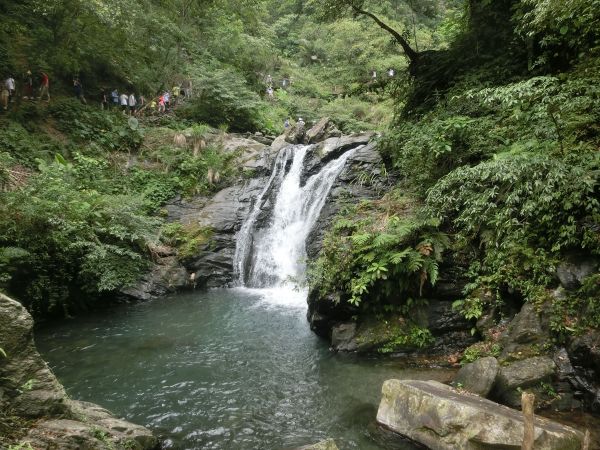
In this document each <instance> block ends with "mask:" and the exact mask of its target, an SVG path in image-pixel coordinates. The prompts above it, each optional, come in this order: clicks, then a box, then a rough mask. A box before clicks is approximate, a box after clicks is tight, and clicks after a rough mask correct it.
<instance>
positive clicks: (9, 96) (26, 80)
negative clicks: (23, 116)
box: [0, 70, 50, 111]
mask: <svg viewBox="0 0 600 450" xmlns="http://www.w3.org/2000/svg"><path fill="white" fill-rule="evenodd" d="M21 84H22V87H21V92H20V93H19V95H20V96H21V97H22V98H23V99H24V100H35V98H36V96H35V94H34V83H33V75H32V73H31V70H27V72H25V74H24V75H23V79H22V83H21ZM38 94H39V96H38V98H39V99H40V100H43V99H44V98H45V100H46V101H50V78H49V77H48V74H46V73H45V72H40V74H39V90H38ZM19 95H17V82H16V81H15V79H14V77H13V76H12V75H11V74H8V75H7V76H6V77H5V78H4V79H3V80H2V85H1V86H0V106H1V107H2V109H3V110H4V111H7V110H8V107H9V104H10V103H13V102H15V100H16V99H17V98H19Z"/></svg>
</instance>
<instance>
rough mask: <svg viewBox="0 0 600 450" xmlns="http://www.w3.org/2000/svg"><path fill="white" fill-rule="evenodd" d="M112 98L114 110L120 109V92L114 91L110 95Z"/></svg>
mask: <svg viewBox="0 0 600 450" xmlns="http://www.w3.org/2000/svg"><path fill="white" fill-rule="evenodd" d="M110 98H112V106H113V108H115V109H116V108H118V107H119V91H118V90H117V89H114V90H113V91H112V92H111V93H110Z"/></svg>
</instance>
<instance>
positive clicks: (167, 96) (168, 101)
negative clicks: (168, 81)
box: [163, 91, 171, 111]
mask: <svg viewBox="0 0 600 450" xmlns="http://www.w3.org/2000/svg"><path fill="white" fill-rule="evenodd" d="M163 102H164V104H165V111H167V110H168V109H169V106H170V105H171V94H170V93H169V91H165V93H164V94H163Z"/></svg>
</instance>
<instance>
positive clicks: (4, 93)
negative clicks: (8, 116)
mask: <svg viewBox="0 0 600 450" xmlns="http://www.w3.org/2000/svg"><path fill="white" fill-rule="evenodd" d="M9 97H10V92H9V91H8V87H6V83H2V87H0V105H2V109H3V110H4V111H7V110H8V99H9Z"/></svg>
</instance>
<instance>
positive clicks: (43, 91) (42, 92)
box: [40, 72, 50, 102]
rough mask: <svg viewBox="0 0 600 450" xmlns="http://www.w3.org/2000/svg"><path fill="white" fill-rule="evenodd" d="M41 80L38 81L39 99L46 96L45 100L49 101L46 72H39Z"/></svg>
mask: <svg viewBox="0 0 600 450" xmlns="http://www.w3.org/2000/svg"><path fill="white" fill-rule="evenodd" d="M40 76H41V82H40V100H42V98H43V97H44V95H45V96H46V101H48V102H49V101H50V77H48V74H47V73H46V72H40Z"/></svg>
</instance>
